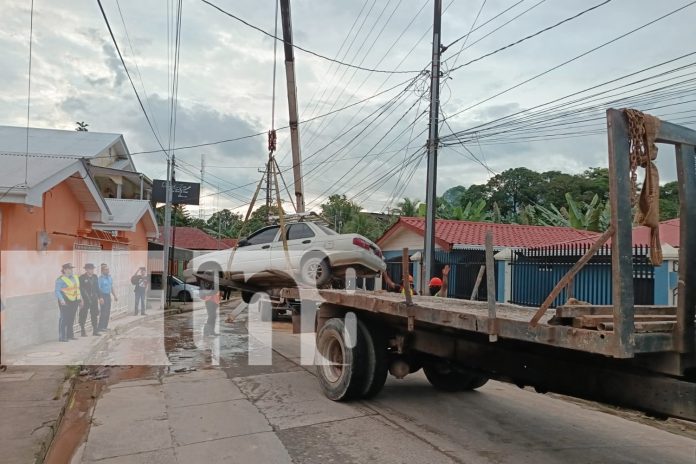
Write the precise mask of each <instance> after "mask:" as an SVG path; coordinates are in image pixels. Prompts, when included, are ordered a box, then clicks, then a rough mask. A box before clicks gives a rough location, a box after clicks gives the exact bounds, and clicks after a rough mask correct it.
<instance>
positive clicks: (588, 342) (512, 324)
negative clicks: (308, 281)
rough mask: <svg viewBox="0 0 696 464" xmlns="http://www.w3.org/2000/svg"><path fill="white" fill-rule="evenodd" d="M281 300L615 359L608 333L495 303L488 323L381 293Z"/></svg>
mask: <svg viewBox="0 0 696 464" xmlns="http://www.w3.org/2000/svg"><path fill="white" fill-rule="evenodd" d="M282 296H283V297H285V298H290V299H302V300H304V299H308V300H311V301H317V302H320V303H323V304H331V305H336V306H341V307H344V308H348V309H352V310H355V311H367V312H371V313H375V314H380V315H383V316H388V317H393V318H401V319H403V321H404V323H405V324H407V325H409V327H411V330H412V329H413V328H414V327H416V328H423V329H429V330H441V329H449V330H460V331H466V332H476V333H481V334H495V335H497V336H498V337H500V338H507V339H512V340H520V341H526V342H532V343H540V344H544V345H550V346H555V347H559V348H567V349H573V350H579V351H583V352H587V353H597V354H604V355H606V356H614V353H615V350H614V348H615V343H616V339H615V334H614V332H613V331H609V330H597V329H596V328H583V327H573V326H572V325H559V324H558V320H557V319H554V318H553V311H552V310H550V311H549V312H547V314H545V315H544V316H543V317H542V318H541V320H540V321H539V324H537V325H536V326H534V327H532V326H531V325H530V320H531V318H532V316H533V314H534V312H535V311H536V309H537V308H529V307H524V306H518V305H513V304H508V303H496V317H495V318H493V319H490V318H489V316H488V305H487V303H486V302H479V301H471V300H460V299H454V298H438V297H430V296H418V295H414V296H413V304H412V305H411V306H409V305H407V303H406V301H405V298H404V296H403V295H401V294H399V293H389V292H385V291H363V290H355V291H346V290H315V289H302V288H301V289H297V288H286V289H284V290H283V291H282ZM552 322H553V324H552ZM673 345H674V340H673V335H672V333H671V332H669V333H666V332H662V333H636V334H635V348H636V349H635V353H656V352H662V351H672V350H673Z"/></svg>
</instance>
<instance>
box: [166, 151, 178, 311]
mask: <svg viewBox="0 0 696 464" xmlns="http://www.w3.org/2000/svg"><path fill="white" fill-rule="evenodd" d="M171 172H172V178H171V181H170V182H169V185H170V187H169V204H172V203H173V202H172V196H173V191H172V190H173V187H174V182H175V181H176V174H175V172H176V155H175V154H172V169H171ZM171 237H172V245H171V246H172V248H171V252H170V254H169V261H167V279H166V280H164V283H163V285H166V287H164V288H166V290H167V305H168V306H171V305H172V289H171V287H170V286H169V270H170V269H171V263H170V261H171V262H173V261H174V253H175V251H176V210H175V212H174V227H172V233H171Z"/></svg>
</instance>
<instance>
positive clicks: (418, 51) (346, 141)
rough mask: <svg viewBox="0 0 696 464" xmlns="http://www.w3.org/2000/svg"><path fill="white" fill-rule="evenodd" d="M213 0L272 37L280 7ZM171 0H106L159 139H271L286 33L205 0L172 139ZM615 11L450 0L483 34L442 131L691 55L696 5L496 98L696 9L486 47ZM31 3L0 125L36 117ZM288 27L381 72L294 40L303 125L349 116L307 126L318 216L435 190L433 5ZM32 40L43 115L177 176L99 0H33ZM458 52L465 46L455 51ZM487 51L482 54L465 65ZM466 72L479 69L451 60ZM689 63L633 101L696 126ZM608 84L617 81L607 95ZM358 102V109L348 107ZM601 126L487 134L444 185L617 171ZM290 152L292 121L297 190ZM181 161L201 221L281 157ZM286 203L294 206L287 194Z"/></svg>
mask: <svg viewBox="0 0 696 464" xmlns="http://www.w3.org/2000/svg"><path fill="white" fill-rule="evenodd" d="M211 2H212V3H214V4H215V5H217V6H219V7H220V8H221V9H223V10H226V11H228V12H229V13H232V14H234V15H236V16H238V17H240V18H242V19H244V20H245V21H247V22H249V23H251V24H253V25H255V26H257V27H258V28H260V29H262V30H264V31H267V32H269V33H271V34H273V33H274V28H275V2H274V1H272V0H253V1H252V0H234V1H233V0H211ZM173 3H176V2H170V1H154V0H141V1H137V2H136V1H132V0H120V2H116V1H111V0H105V1H103V4H104V7H105V12H106V15H107V18H108V20H109V23H110V25H111V27H112V30H113V32H114V36H115V38H116V42H117V44H118V45H119V47H120V49H121V52H122V53H123V56H124V59H125V62H126V65H127V66H128V70H129V72H130V75H131V78H132V79H133V82H134V84H135V87H136V89H137V91H138V93H139V94H140V96H141V98H142V101H143V105H144V107H145V110H146V112H147V114H148V116H149V118H150V120H151V121H152V124H153V127H154V132H155V133H157V134H158V138H159V140H160V142H161V143H162V145H163V146H164V147H165V148H169V147H170V146H173V147H182V146H189V145H197V144H204V143H210V142H216V141H221V140H227V139H233V138H238V137H244V136H248V135H252V134H257V133H265V132H266V131H268V130H269V129H270V128H271V127H272V125H274V127H276V128H283V127H287V125H288V109H287V93H286V90H285V89H286V83H285V67H284V57H283V47H282V43H280V44H279V46H278V49H277V58H276V59H275V60H274V50H273V48H274V47H273V42H274V40H273V39H272V38H270V37H268V36H266V35H264V34H262V33H261V32H259V31H257V30H254V29H252V28H250V27H248V26H246V25H244V24H242V23H241V22H239V21H236V20H234V19H232V18H230V17H229V16H227V15H224V14H223V13H221V12H220V11H218V10H216V9H214V8H212V7H211V6H209V5H207V4H206V3H204V2H202V1H200V0H184V1H183V2H182V16H181V39H180V43H181V46H180V51H179V63H180V66H179V84H178V98H177V102H176V108H177V111H176V124H175V130H174V131H173V134H174V135H172V136H171V137H170V120H171V119H172V118H171V112H170V106H171V105H170V94H171V79H172V64H173V57H172V53H173V49H174V47H173V40H172V37H173V30H174V25H173V21H174V15H173V11H174V5H173ZM602 3H604V2H603V1H602V0H593V1H587V0H541V1H539V0H522V1H519V0H486V1H483V0H444V1H443V5H444V8H445V11H444V14H443V17H442V42H443V44H444V45H447V44H450V43H451V42H452V41H454V40H455V39H458V38H460V37H463V36H466V34H467V33H468V32H469V31H470V30H472V24H473V31H472V33H471V34H470V36H469V37H468V39H462V40H459V41H458V42H456V43H454V44H453V45H452V46H451V47H450V48H448V49H447V50H445V52H444V53H443V56H442V58H443V60H445V61H444V67H443V71H444V74H443V81H442V85H441V104H442V115H441V119H442V118H443V117H444V118H446V123H441V127H440V134H441V135H443V136H444V135H447V134H450V133H452V132H453V131H462V130H468V129H470V128H472V127H474V126H477V125H479V124H483V123H487V122H489V121H492V120H495V119H497V118H500V117H503V116H507V115H510V114H512V113H515V112H518V111H521V110H525V109H528V108H531V107H535V106H537V105H540V104H543V103H546V102H549V101H552V100H555V99H557V98H560V97H563V96H566V95H569V94H573V93H575V92H578V91H581V90H584V89H587V88H589V87H592V86H595V85H596V84H600V83H603V82H606V81H609V80H612V79H614V78H618V77H620V76H623V75H626V74H629V73H633V72H636V71H640V70H644V69H645V68H647V67H650V66H652V65H655V64H656V63H661V62H664V61H667V60H669V59H672V58H676V57H678V56H681V55H684V54H687V53H691V52H694V51H695V50H694V45H693V44H694V43H695V42H694V39H695V38H696V32H694V29H693V22H694V19H696V5H693V6H689V7H687V8H685V9H683V10H681V11H679V12H678V13H676V14H673V15H671V16H669V17H666V18H664V19H661V20H659V21H657V22H656V23H655V24H653V25H650V26H648V27H646V28H644V29H642V30H640V31H637V32H635V33H632V34H629V35H628V36H626V37H624V38H621V39H618V40H616V41H615V42H614V43H611V44H610V45H607V46H605V47H602V48H600V49H598V50H596V51H594V52H591V53H588V54H587V55H586V56H583V57H581V58H579V59H577V60H575V61H573V62H571V63H568V64H566V65H563V66H561V67H559V68H558V69H556V70H553V71H551V72H549V73H548V74H545V75H544V76H541V77H539V78H536V79H533V80H531V81H529V82H527V83H524V84H522V85H520V86H518V87H516V88H514V89H512V90H510V91H507V92H505V93H503V94H501V95H499V96H495V95H496V94H499V93H501V92H502V91H504V90H506V89H509V88H511V87H513V86H516V85H517V84H520V83H522V82H524V81H525V80H527V79H529V78H531V77H534V76H536V75H537V74H539V73H541V72H543V71H546V70H548V69H550V68H552V67H554V66H557V65H559V64H561V63H563V62H564V61H566V60H568V59H570V58H573V57H575V56H577V55H580V54H582V53H584V52H587V51H589V50H591V49H593V48H595V47H597V46H598V45H600V44H603V43H604V42H607V41H609V40H611V39H614V38H616V37H618V36H620V35H622V34H624V33H626V32H629V31H631V30H632V29H634V28H637V27H639V26H642V25H644V24H646V23H648V22H649V21H652V20H654V19H657V18H659V17H660V16H663V15H665V14H667V13H669V12H671V11H673V10H675V9H677V8H680V7H682V6H684V5H687V4H689V3H690V2H689V1H687V0H663V1H660V2H654V1H651V0H612V1H609V2H607V3H606V4H604V5H602V6H599V7H598V8H597V9H595V10H592V11H590V12H588V13H586V14H583V15H582V16H580V17H578V18H576V19H573V20H570V21H568V22H566V23H564V24H562V25H560V26H558V27H556V28H554V29H551V30H549V31H546V32H543V33H541V34H539V35H538V36H536V37H534V38H531V39H529V40H526V41H524V42H523V43H520V44H518V45H515V46H512V47H510V48H509V49H506V50H503V51H500V52H497V53H495V54H493V55H491V56H488V57H484V55H486V54H488V53H491V52H493V51H496V50H498V49H499V48H501V47H504V46H506V45H508V44H511V43H514V42H516V41H517V40H519V39H522V38H524V37H526V36H528V35H530V34H533V33H535V32H537V31H539V30H541V29H544V28H546V27H548V26H552V25H554V24H556V23H558V22H559V21H561V20H564V19H566V18H569V17H572V16H574V15H576V14H577V13H579V12H581V11H583V10H585V9H587V8H590V7H591V6H594V5H599V4H602ZM30 4H31V2H30V1H29V0H3V10H4V14H3V16H2V18H0V50H2V51H3V52H2V53H0V81H1V82H2V83H3V85H2V86H1V87H0V124H2V125H16V126H26V125H27V96H28V84H29V80H28V68H29V31H30V27H29V26H30ZM508 8H509V10H508V11H507V12H505V13H503V14H502V15H500V16H498V17H496V16H497V15H499V14H500V13H501V12H503V11H504V10H506V9H508ZM518 15H519V17H517V18H515V17H516V16H518ZM489 20H490V22H489ZM292 21H293V32H294V42H295V44H296V45H298V46H299V47H302V48H305V49H307V50H310V51H312V52H315V53H317V54H319V55H322V56H324V57H329V58H336V59H338V60H339V61H342V62H345V63H350V64H353V65H357V66H361V67H364V68H369V69H371V70H377V71H379V72H377V71H366V70H359V69H355V68H352V67H347V66H343V65H338V64H336V63H333V62H331V61H329V60H327V59H325V58H321V57H317V56H315V55H312V54H310V53H306V52H304V51H301V50H298V49H296V50H295V67H296V73H297V94H298V102H299V108H300V120H301V121H304V120H307V119H310V118H313V117H316V116H322V115H325V114H326V113H331V112H334V111H335V112H334V113H332V114H330V115H328V116H323V117H320V118H317V119H315V120H313V121H310V122H305V123H301V124H300V140H301V147H302V157H303V160H304V162H303V171H304V178H303V181H304V187H305V198H306V200H307V201H306V203H307V206H308V208H309V209H315V210H316V209H318V207H319V205H320V204H321V203H322V201H324V200H325V199H326V197H327V196H328V195H329V194H335V193H337V194H345V195H346V196H347V197H348V198H350V199H353V200H354V201H356V202H358V203H360V204H361V205H362V206H363V208H364V209H365V210H367V211H385V210H388V209H389V208H390V207H394V206H396V204H397V203H398V202H399V200H400V199H401V198H403V197H409V198H415V199H421V200H422V199H424V197H425V177H426V169H425V166H426V163H425V159H424V155H423V154H422V153H423V152H424V147H425V144H426V141H427V129H428V104H429V103H428V92H429V80H428V76H427V75H422V74H418V73H416V72H415V71H420V70H423V69H427V70H429V69H430V68H429V65H430V55H431V47H432V45H431V44H432V30H431V25H432V21H433V1H432V0H350V1H348V0H343V1H338V0H321V1H319V0H293V1H292ZM508 21H509V22H508ZM506 22H508V23H507V24H505V23H506ZM124 26H125V27H124ZM501 26H502V27H501ZM497 28H499V29H498V30H496V29H497ZM278 34H279V35H280V34H281V31H280V25H279V26H278ZM488 34H490V35H488ZM31 43H32V60H31V99H30V107H29V125H30V126H32V127H43V128H54V129H66V130H72V129H74V128H75V125H76V124H75V123H76V121H85V122H87V123H88V124H89V130H90V131H94V132H110V133H121V134H123V135H124V138H125V140H126V144H127V146H128V148H129V150H130V151H131V153H133V159H134V161H135V164H136V168H137V169H138V170H140V171H142V172H144V173H145V174H146V175H148V176H149V177H150V178H163V177H164V176H165V172H166V162H165V155H164V154H163V153H162V151H159V152H154V153H139V152H143V151H153V150H157V149H158V148H159V143H158V141H157V138H156V137H155V135H153V130H151V129H150V127H149V125H148V122H147V120H146V118H145V116H144V114H143V111H142V110H141V108H140V106H139V104H138V101H137V99H136V97H135V93H134V91H133V88H132V87H131V84H130V82H129V80H128V76H127V74H126V72H125V70H124V68H123V66H122V64H121V62H120V60H119V58H118V55H117V54H116V50H115V48H114V45H113V43H112V41H111V38H110V36H109V33H108V30H107V27H106V25H105V21H104V19H103V17H102V15H101V12H100V10H99V6H98V4H97V2H96V0H95V1H91V0H89V1H88V0H50V1H49V0H35V1H34V16H33V35H32V41H31ZM462 47H464V49H463V51H462V52H461V54H459V55H457V56H455V55H456V54H457V53H458V52H459V51H460V50H462ZM479 57H483V58H481V59H480V60H477V61H474V62H472V63H470V64H467V63H468V62H469V61H471V60H474V59H477V58H479ZM694 61H696V55H692V56H690V57H687V58H683V59H681V60H677V61H675V62H673V63H671V64H667V65H664V66H663V67H660V68H658V69H655V70H654V71H650V72H648V71H646V72H645V73H644V74H640V75H637V76H636V77H635V78H634V80H637V79H639V78H641V77H647V76H649V75H651V74H657V73H658V72H660V71H666V70H671V69H674V68H677V67H679V66H686V65H690V64H691V63H692V62H694ZM462 64H466V65H465V66H463V67H461V68H459V69H453V68H455V67H457V66H459V65H462ZM274 66H275V68H276V79H277V81H276V86H275V90H276V91H275V100H274V98H273V93H274V92H273V69H274ZM692 69H693V67H690V68H689V67H686V68H685V69H684V70H683V71H681V72H680V74H672V75H670V76H671V77H672V78H674V80H672V81H669V83H672V84H674V83H682V82H683V83H682V84H681V85H682V87H679V88H677V90H678V92H677V93H675V94H673V95H672V97H671V98H672V99H671V100H669V101H667V104H668V105H669V106H668V107H662V105H659V104H657V103H656V102H655V101H648V100H642V101H637V102H636V104H635V105H634V106H635V107H636V108H639V109H648V110H650V109H652V108H654V107H656V106H660V107H661V108H660V109H656V110H654V111H653V113H655V114H658V115H660V116H662V115H665V116H664V118H665V119H670V120H672V119H673V120H674V121H675V122H678V123H683V124H686V125H689V127H692V128H695V127H696V126H695V125H694V124H693V122H694V121H696V105H695V104H694V103H693V102H690V100H694V90H693V89H692V87H689V86H688V79H690V78H691V77H690V76H689V72H690V70H692ZM395 70H396V71H398V73H394V72H393V71H395ZM387 71H389V72H387ZM409 71H412V72H409ZM691 72H693V71H691ZM665 79H666V78H665ZM625 82H627V81H620V82H618V83H617V84H614V86H619V85H621V84H623V83H625ZM653 82H656V80H653V81H649V82H648V84H651V85H653V87H647V88H644V89H643V91H646V90H651V89H656V88H658V87H660V85H659V84H657V83H654V84H653ZM662 85H665V84H662ZM609 88H612V87H611V86H610V87H602V88H601V89H609ZM389 89H391V90H389ZM601 89H600V90H601ZM582 95H589V94H582ZM610 95H611V93H608V94H606V95H605V96H606V97H607V98H605V101H600V100H601V99H600V100H597V101H596V102H595V105H597V107H596V113H593V115H594V116H597V115H599V116H601V115H602V114H603V113H602V112H603V111H604V109H605V108H606V106H607V103H606V101H608V97H609V96H610ZM370 97H371V98H370ZM491 97H493V98H491ZM598 98H599V97H598ZM602 98H604V97H602ZM363 100H364V101H363ZM274 101H275V118H274V119H275V121H274V122H272V117H271V116H272V107H273V106H274V105H273V102H274ZM564 101H567V100H564ZM658 103H659V102H658ZM581 104H585V105H589V103H581ZM346 106H349V107H348V108H345V109H342V108H344V107H346ZM469 107H471V108H470V109H467V108H469ZM336 110H340V111H336ZM462 110H465V111H462ZM455 114H456V115H455ZM525 114H528V113H525ZM449 115H453V116H449ZM567 116H568V115H566V117H567ZM603 124H604V123H603V122H602V121H601V120H600V121H598V122H597V121H595V122H591V123H585V124H584V125H580V126H578V127H577V128H576V127H575V126H574V127H573V128H572V130H573V131H575V132H582V133H581V134H573V133H569V132H568V131H564V130H562V129H560V128H561V127H564V126H558V127H556V128H555V129H552V130H553V131H555V132H553V133H554V134H560V135H558V136H555V137H550V138H549V137H539V134H547V133H549V129H547V130H543V129H541V130H540V129H537V130H536V131H534V130H533V128H532V129H526V131H522V132H517V133H513V135H512V136H511V135H506V136H502V137H503V138H500V137H501V136H498V137H497V138H496V136H491V135H490V134H486V133H484V132H480V133H479V134H478V135H476V134H474V135H473V136H472V134H469V137H468V138H467V140H466V141H464V142H463V144H464V146H461V145H456V146H451V147H441V148H440V150H439V155H438V180H437V182H438V193H440V194H441V193H442V192H444V191H445V190H446V189H448V188H450V187H453V186H456V185H465V186H468V185H471V184H473V183H485V182H486V181H487V180H488V179H489V177H490V176H491V175H493V174H495V173H499V172H501V171H504V170H505V169H509V168H513V167H519V166H524V167H527V168H529V169H533V170H538V171H546V170H560V171H564V172H570V173H580V172H582V171H584V170H585V169H587V168H590V167H596V166H606V165H607V142H606V133H605V132H603V129H602V128H603ZM587 132H592V133H591V134H587ZM535 134H536V135H537V138H534V135H535ZM514 135H517V136H519V137H518V138H516V137H515V136H514ZM530 137H532V139H529V138H530ZM450 139H451V138H450ZM289 146H290V144H289V131H288V130H287V129H286V128H285V129H281V130H278V151H277V154H276V155H277V157H276V159H277V161H278V164H279V165H280V167H281V170H282V171H284V179H285V181H286V182H287V183H289V184H292V171H291V170H290V165H291V156H290V154H289ZM175 153H176V156H177V164H178V167H179V169H178V170H177V175H176V176H177V179H178V180H187V181H195V182H198V181H200V170H201V158H202V156H205V163H206V169H205V174H204V177H205V178H204V180H205V183H204V184H203V186H202V193H201V195H202V202H203V204H202V207H201V212H202V213H203V215H204V216H208V215H210V214H212V213H213V212H214V211H216V210H217V209H218V208H231V209H235V210H237V211H243V210H244V209H245V208H246V205H247V204H248V203H249V201H250V199H251V197H252V195H253V192H254V188H255V187H254V183H256V182H258V180H259V179H260V176H261V173H260V172H259V171H260V169H262V168H263V166H264V163H265V162H266V160H267V158H268V151H267V138H266V136H265V135H261V136H256V137H250V138H245V139H243V140H239V141H234V142H226V143H219V144H214V145H208V146H202V147H197V148H191V149H181V150H176V152H175ZM660 154H661V156H659V157H658V166H659V167H660V172H661V181H662V182H667V181H670V180H674V179H675V177H676V174H675V170H674V167H673V165H674V161H673V156H672V155H673V150H671V149H670V148H669V147H663V149H662V151H661V152H660ZM218 191H220V192H222V193H220V194H218V193H217V192H218ZM284 196H285V197H286V198H287V195H284ZM286 208H288V209H290V208H292V206H290V204H289V203H288V204H287V205H286ZM194 209H195V208H194ZM196 211H197V210H196Z"/></svg>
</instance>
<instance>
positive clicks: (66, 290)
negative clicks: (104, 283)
mask: <svg viewBox="0 0 696 464" xmlns="http://www.w3.org/2000/svg"><path fill="white" fill-rule="evenodd" d="M73 269H74V267H73V265H72V264H70V263H65V264H63V267H62V268H61V275H60V277H58V278H57V279H56V286H55V295H56V298H57V299H58V307H59V308H60V317H59V318H58V340H59V341H61V342H67V341H68V340H75V336H74V334H73V325H75V313H77V308H78V307H79V306H81V305H82V295H81V294H80V280H79V279H78V278H77V276H76V275H73Z"/></svg>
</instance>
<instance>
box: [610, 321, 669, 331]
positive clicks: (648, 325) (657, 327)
mask: <svg viewBox="0 0 696 464" xmlns="http://www.w3.org/2000/svg"><path fill="white" fill-rule="evenodd" d="M676 324H677V321H676V320H674V321H655V322H636V333H653V332H671V331H672V330H674V326H675V325H676ZM597 328H598V329H599V330H607V331H611V330H614V323H613V322H602V323H600V324H599V325H598V326H597Z"/></svg>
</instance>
